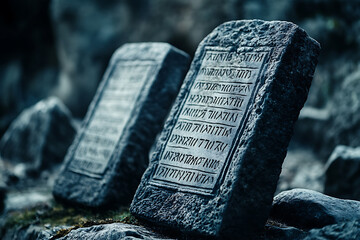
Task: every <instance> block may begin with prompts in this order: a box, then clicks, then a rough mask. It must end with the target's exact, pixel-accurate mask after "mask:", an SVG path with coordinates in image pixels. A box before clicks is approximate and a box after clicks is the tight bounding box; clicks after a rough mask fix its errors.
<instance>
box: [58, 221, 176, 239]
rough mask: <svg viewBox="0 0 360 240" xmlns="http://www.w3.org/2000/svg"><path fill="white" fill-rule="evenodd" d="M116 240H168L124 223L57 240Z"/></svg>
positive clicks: (73, 234) (72, 232)
mask: <svg viewBox="0 0 360 240" xmlns="http://www.w3.org/2000/svg"><path fill="white" fill-rule="evenodd" d="M77 239H79V240H81V239H88V240H98V239H99V240H105V239H106V240H118V239H129V240H130V239H143V240H157V239H159V240H160V239H164V240H165V239H168V240H170V238H167V237H164V236H162V235H160V234H158V233H155V232H153V231H152V230H150V229H147V228H145V227H142V226H136V225H131V224H124V223H112V224H101V225H95V226H91V227H86V228H79V229H75V230H72V231H71V232H70V233H68V234H67V235H66V236H64V237H62V238H60V239H59V240H77Z"/></svg>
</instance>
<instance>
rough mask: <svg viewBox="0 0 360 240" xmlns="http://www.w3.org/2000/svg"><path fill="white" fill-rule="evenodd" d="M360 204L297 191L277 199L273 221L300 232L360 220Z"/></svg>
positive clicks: (291, 191) (307, 191)
mask: <svg viewBox="0 0 360 240" xmlns="http://www.w3.org/2000/svg"><path fill="white" fill-rule="evenodd" d="M359 210H360V202H358V201H353V200H343V199H338V198H334V197H330V196H327V195H324V194H322V193H319V192H315V191H312V190H307V189H294V190H290V191H285V192H282V193H280V194H279V195H277V196H276V197H275V198H274V202H273V206H272V210H271V213H270V218H271V219H273V220H276V221H279V222H282V223H284V224H286V225H288V226H294V227H298V228H301V229H312V228H321V227H324V226H326V225H331V224H336V223H340V222H345V221H351V220H357V219H360V211H359Z"/></svg>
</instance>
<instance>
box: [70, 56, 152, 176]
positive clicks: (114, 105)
mask: <svg viewBox="0 0 360 240" xmlns="http://www.w3.org/2000/svg"><path fill="white" fill-rule="evenodd" d="M154 67H155V65H154V63H153V62H152V61H146V62H144V61H141V62H138V61H120V62H119V63H117V64H115V65H114V66H113V71H112V73H111V75H110V77H109V79H108V81H107V82H106V83H105V87H104V89H103V92H102V94H101V96H100V99H99V101H98V102H97V105H96V107H95V110H94V112H93V113H92V116H91V118H90V120H89V122H88V123H87V126H86V128H85V131H84V132H83V134H82V137H81V140H80V143H79V144H78V146H77V148H76V150H75V154H74V156H73V157H72V160H71V162H70V164H69V170H71V171H74V172H78V173H82V174H85V175H89V176H94V174H95V175H101V174H103V173H104V171H105V169H106V167H107V165H108V163H109V161H110V159H111V156H112V155H113V152H114V150H115V147H116V145H117V143H118V141H119V139H120V137H121V134H122V131H123V129H124V127H125V125H126V123H127V122H128V120H129V118H130V117H131V112H132V110H133V109H134V107H135V104H136V100H137V98H138V97H139V95H140V93H141V92H142V91H144V90H145V89H144V86H146V80H147V79H148V78H149V74H151V72H152V70H153V69H154Z"/></svg>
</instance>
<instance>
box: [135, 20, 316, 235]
mask: <svg viewBox="0 0 360 240" xmlns="http://www.w3.org/2000/svg"><path fill="white" fill-rule="evenodd" d="M319 49H320V46H319V44H318V43H317V42H316V41H315V40H313V39H312V38H310V37H309V36H308V35H307V34H306V33H305V31H304V30H302V29H300V28H299V27H298V26H296V25H295V24H292V23H289V22H279V21H275V22H265V21H260V20H251V21H233V22H227V23H224V24H222V25H220V26H219V27H217V28H216V29H215V30H214V31H213V32H211V33H210V34H209V35H208V36H207V37H206V38H205V39H204V40H203V41H202V42H201V43H200V45H199V47H198V49H197V51H196V54H195V57H194V60H193V62H192V64H191V67H190V70H189V72H188V74H187V76H186V78H185V81H184V83H183V85H182V88H181V90H180V93H179V95H178V98H177V100H176V102H175V104H174V106H173V108H172V110H171V112H170V115H169V118H168V120H167V122H166V124H165V127H164V130H163V131H162V134H161V136H160V138H159V141H158V144H157V148H156V150H155V152H154V154H153V156H152V158H151V162H150V165H149V168H148V169H147V170H146V172H145V173H144V176H143V178H142V181H141V184H140V186H139V188H138V190H137V192H136V195H135V197H134V200H133V202H132V204H131V208H130V210H131V212H132V213H133V214H134V215H135V216H137V217H139V218H142V219H144V220H147V221H149V222H152V223H155V224H158V225H162V226H167V227H169V228H173V229H177V230H179V231H182V232H185V233H189V234H200V235H205V236H222V237H224V238H225V239H253V238H254V239H259V236H255V235H256V234H259V233H261V232H262V230H263V228H264V225H265V221H266V219H267V217H268V214H269V210H270V208H271V203H272V198H273V195H274V192H275V189H276V184H277V181H278V178H279V174H280V171H281V165H282V162H283V160H284V158H285V155H286V149H287V146H288V143H289V141H290V138H291V135H292V132H293V128H294V124H295V121H296V120H297V118H298V115H299V112H300V109H301V108H302V107H303V105H304V102H305V100H306V98H307V94H308V91H309V87H310V84H311V80H312V77H313V73H314V70H315V66H316V63H317V56H318V54H319Z"/></svg>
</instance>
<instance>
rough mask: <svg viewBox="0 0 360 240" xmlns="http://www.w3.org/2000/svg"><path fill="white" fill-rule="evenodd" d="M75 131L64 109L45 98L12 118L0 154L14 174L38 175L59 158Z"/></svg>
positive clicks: (55, 102) (59, 159)
mask: <svg viewBox="0 0 360 240" xmlns="http://www.w3.org/2000/svg"><path fill="white" fill-rule="evenodd" d="M75 132H76V130H75V128H74V126H73V125H72V122H71V114H70V112H69V111H68V110H67V108H66V107H65V106H64V105H63V104H62V103H61V102H60V101H59V100H58V99H56V98H48V99H46V100H42V101H40V102H38V103H37V104H36V105H34V106H33V107H30V108H28V109H26V110H24V111H23V112H22V113H21V114H20V116H19V117H18V118H17V119H16V120H14V122H13V123H12V124H11V126H10V127H9V129H8V130H7V131H6V133H5V134H4V136H3V138H2V139H1V141H0V156H1V158H2V160H3V161H5V162H7V163H8V164H10V165H12V167H13V168H14V172H15V173H16V175H18V176H21V177H24V176H26V175H29V174H30V175H34V176H38V175H39V174H40V173H41V171H42V170H45V169H52V168H53V167H54V166H55V165H56V164H59V163H61V162H62V161H63V158H64V156H65V153H66V151H67V149H68V147H69V146H70V144H71V142H72V140H73V137H74V135H75Z"/></svg>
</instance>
